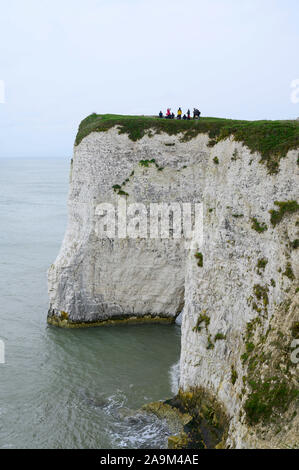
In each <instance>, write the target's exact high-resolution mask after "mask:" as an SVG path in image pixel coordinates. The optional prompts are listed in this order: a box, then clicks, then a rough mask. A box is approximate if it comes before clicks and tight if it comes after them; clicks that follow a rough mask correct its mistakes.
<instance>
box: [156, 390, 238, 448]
mask: <svg viewBox="0 0 299 470" xmlns="http://www.w3.org/2000/svg"><path fill="white" fill-rule="evenodd" d="M165 403H166V404H168V405H170V406H171V407H173V408H174V409H177V410H178V411H179V412H180V413H181V414H183V415H187V416H191V418H192V419H191V420H188V422H187V423H186V425H185V426H184V428H183V432H181V433H180V434H179V435H177V436H175V438H170V439H169V444H170V445H169V447H170V448H173V449H215V448H218V449H219V448H224V447H225V443H226V439H227V435H228V425H229V420H228V417H227V415H226V413H225V410H224V408H223V406H222V405H221V404H220V403H219V402H218V401H217V400H216V398H215V397H213V396H212V395H211V394H210V392H209V391H208V390H205V389H202V388H190V389H189V390H187V391H184V392H183V391H181V390H180V391H179V393H178V394H177V396H175V397H174V398H172V399H171V400H167V401H166V402H165Z"/></svg>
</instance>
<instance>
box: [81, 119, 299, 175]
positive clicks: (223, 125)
mask: <svg viewBox="0 0 299 470" xmlns="http://www.w3.org/2000/svg"><path fill="white" fill-rule="evenodd" d="M114 126H117V127H118V128H119V133H120V134H128V136H129V138H130V139H131V140H132V141H137V140H139V139H141V138H142V137H143V136H144V135H148V136H149V137H151V136H153V135H154V134H153V132H154V133H156V134H159V133H161V132H165V133H166V134H168V135H176V134H180V133H181V134H182V137H181V140H182V141H188V140H191V139H192V138H194V137H196V136H197V135H198V134H208V135H209V137H210V146H213V145H215V144H216V143H217V142H219V141H221V140H223V139H226V138H227V137H230V136H233V137H234V139H235V140H236V141H237V142H242V143H244V144H245V145H247V147H248V148H249V149H250V150H251V151H252V152H259V153H260V154H261V156H262V158H261V162H262V163H265V164H266V166H267V168H268V170H269V172H270V173H276V172H277V171H278V169H279V161H280V159H281V158H283V157H285V156H286V154H287V152H288V151H289V150H292V149H296V148H298V147H299V123H298V122H297V121H239V120H233V119H221V118H212V117H206V118H201V119H200V120H190V121H187V120H186V121H184V120H172V119H159V118H155V117H147V116H122V115H117V114H95V113H94V114H91V115H90V116H88V117H87V118H85V119H84V120H83V121H82V122H81V124H80V126H79V130H78V133H77V137H76V142H75V144H76V145H78V144H79V143H80V142H81V141H82V140H83V139H84V137H86V136H88V135H89V134H90V133H91V132H104V131H107V130H109V129H111V128H112V127H114Z"/></svg>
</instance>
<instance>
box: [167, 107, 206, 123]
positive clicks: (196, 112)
mask: <svg viewBox="0 0 299 470" xmlns="http://www.w3.org/2000/svg"><path fill="white" fill-rule="evenodd" d="M200 114H201V112H200V111H199V109H197V108H193V119H199V118H200ZM159 118H161V119H163V118H165V119H174V118H175V114H174V113H172V112H171V108H167V110H166V115H165V116H164V115H163V113H162V111H160V112H159ZM176 118H177V119H184V120H190V119H191V113H190V109H188V111H187V113H185V114H184V115H183V112H182V108H179V109H178V111H177V116H176Z"/></svg>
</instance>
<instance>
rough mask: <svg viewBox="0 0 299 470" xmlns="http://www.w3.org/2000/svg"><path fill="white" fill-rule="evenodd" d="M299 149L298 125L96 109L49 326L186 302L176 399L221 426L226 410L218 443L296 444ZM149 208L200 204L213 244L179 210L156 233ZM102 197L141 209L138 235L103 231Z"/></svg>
mask: <svg viewBox="0 0 299 470" xmlns="http://www.w3.org/2000/svg"><path fill="white" fill-rule="evenodd" d="M298 148H299V123H298V122H295V121H271V122H267V121H257V122H247V121H230V120H224V119H213V118H205V119H202V120H200V121H191V122H185V121H181V122H180V121H168V120H159V119H155V118H146V117H144V118H142V117H122V116H111V115H106V116H99V115H91V116H89V117H88V118H86V120H84V121H83V122H82V123H81V125H80V128H79V132H78V135H77V139H76V145H75V148H74V157H73V160H72V168H71V175H70V192H69V222H68V228H67V231H66V234H65V238H64V241H63V244H62V247H61V250H60V253H59V255H58V257H57V259H56V261H55V263H54V264H53V265H52V266H51V267H50V269H49V297H50V309H49V314H48V322H49V323H50V324H53V325H57V326H65V327H80V326H93V325H100V324H107V323H114V322H128V321H133V322H138V321H174V319H175V318H176V316H177V315H178V314H179V313H180V312H181V311H182V310H183V323H182V352H181V362H180V392H179V395H178V397H176V400H174V402H173V403H172V405H173V406H175V407H178V408H180V407H181V408H185V409H186V410H187V412H188V413H190V414H191V415H193V416H196V419H197V421H196V423H197V424H198V427H197V428H198V429H200V423H201V422H202V420H205V421H208V420H209V419H211V420H212V421H213V426H214V428H215V429H216V431H217V422H218V421H219V420H218V421H217V419H216V418H217V417H216V414H217V413H216V411H217V410H219V409H221V412H220V417H221V419H220V421H221V423H223V426H222V427H223V432H222V433H221V436H220V434H219V436H218V434H217V432H216V431H215V436H216V437H217V436H218V437H217V438H215V439H216V440H215V439H214V440H213V442H214V441H215V442H214V444H213V445H215V446H217V442H218V446H219V445H220V443H221V446H225V447H237V448H242V447H243V448H244V447H271V448H272V447H298V445H299V444H298V443H299V438H298V429H299V428H298V426H299V425H298V415H297V411H298V365H297V364H298V361H297V357H296V355H294V350H293V349H292V348H294V347H295V346H296V344H298V343H294V341H296V339H298V335H299V318H298V297H299V293H298V275H299V264H298V245H299V241H298V238H299V237H298V226H299V219H298V209H299V205H298V203H297V199H298V155H299V152H298ZM140 203H142V204H143V205H144V206H145V207H150V205H151V204H161V203H162V204H166V205H167V204H169V205H171V204H172V205H174V206H173V207H174V208H176V209H177V210H179V209H182V211H183V209H184V207H185V205H186V204H190V203H192V204H198V205H199V206H200V207H201V211H202V213H201V215H202V221H203V239H200V240H199V239H198V237H196V236H195V232H194V231H191V232H190V233H188V236H186V237H185V236H184V232H183V231H182V232H181V236H178V233H179V232H178V231H176V227H175V224H174V223H173V216H171V215H169V221H170V227H171V228H170V236H169V237H167V236H165V237H164V236H163V235H161V234H158V235H157V233H155V235H156V236H150V227H149V226H147V230H146V234H145V233H144V232H142V230H141V228H140V226H139V225H140V224H139V222H140V220H141V219H140V211H142V206H136V204H137V205H138V204H140ZM105 204H108V206H106V207H111V206H113V207H117V206H118V207H121V208H122V209H123V208H124V207H125V208H126V209H125V210H127V208H128V207H129V206H130V205H131V207H133V209H134V211H135V212H136V211H137V213H138V215H139V219H138V220H139V222H138V221H136V220H135V219H134V217H133V213H131V216H132V217H131V219H132V220H133V221H132V220H131V219H130V220H131V221H132V223H134V224H135V226H134V227H133V228H134V230H132V231H131V232H130V230H129V229H128V231H127V232H126V233H122V234H121V236H119V234H120V233H119V232H118V233H117V236H115V237H111V236H100V235H99V225H101V220H102V219H101V218H102V217H103V212H102V211H101V210H99V207H100V208H103V207H105V206H104V205H105ZM134 204H135V206H134ZM130 210H131V209H130ZM192 217H193V218H194V214H193V215H192ZM119 218H120V215H119V213H118V218H116V222H115V224H116V225H117V224H118V222H119ZM159 220H160V219H159ZM129 224H130V222H128V226H129ZM128 226H127V228H128ZM110 228H111V227H110ZM112 228H114V227H112ZM131 228H132V227H131ZM129 232H130V233H135V236H133V237H132V236H129V235H128V233H129ZM203 396H204V397H208V396H211V400H210V402H209V403H210V405H209V404H207V403H206V401H207V398H205V403H204V404H203V403H202V397H203ZM199 408H200V409H199ZM202 409H204V410H205V412H204V413H203V412H202ZM207 410H208V411H207ZM218 415H219V413H218ZM190 432H191V431H190V428H189V431H188V430H185V434H186V436H187V437H188V433H189V434H190ZM186 436H184V439H182V442H181V444H180V442H179V441H178V443H177V444H176V445H177V446H178V447H179V446H180V445H181V446H182V447H184V446H188V444H186V442H188V439H187V438H186V439H185V437H186ZM217 439H218V441H217ZM189 442H190V440H189Z"/></svg>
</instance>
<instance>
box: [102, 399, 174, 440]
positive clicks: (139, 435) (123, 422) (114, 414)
mask: <svg viewBox="0 0 299 470" xmlns="http://www.w3.org/2000/svg"><path fill="white" fill-rule="evenodd" d="M126 401H127V400H126V397H125V395H124V394H123V393H122V392H121V391H120V390H118V391H117V392H116V394H115V395H112V396H111V397H109V399H108V402H109V403H108V404H107V406H105V412H106V413H107V414H108V415H109V417H110V419H109V421H110V423H109V427H108V429H107V432H108V434H109V435H110V438H111V441H112V443H113V446H115V447H116V448H127V449H163V448H166V447H167V437H168V436H169V434H170V432H169V429H168V427H167V424H166V422H164V421H161V420H160V419H158V418H157V417H156V416H154V415H150V414H147V413H143V412H141V411H135V410H131V409H130V408H128V407H126V406H125V404H126Z"/></svg>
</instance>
